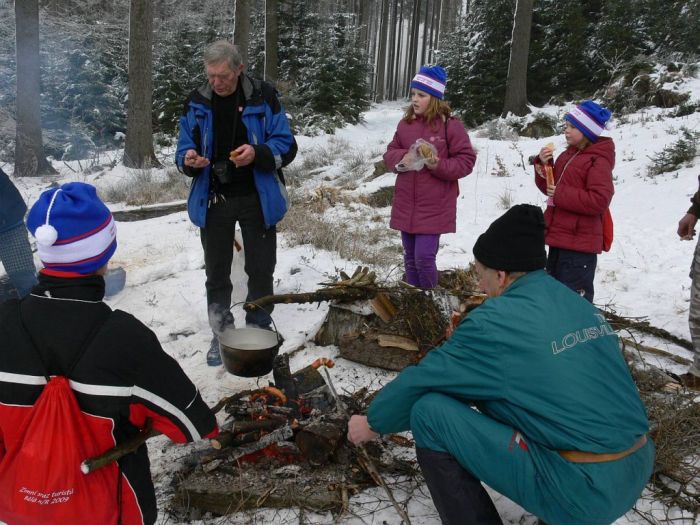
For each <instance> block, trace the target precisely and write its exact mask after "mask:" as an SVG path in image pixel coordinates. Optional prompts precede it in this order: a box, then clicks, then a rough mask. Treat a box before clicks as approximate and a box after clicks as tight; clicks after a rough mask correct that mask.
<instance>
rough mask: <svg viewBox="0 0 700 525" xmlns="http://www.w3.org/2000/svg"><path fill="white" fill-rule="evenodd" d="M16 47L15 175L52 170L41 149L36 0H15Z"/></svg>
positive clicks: (25, 175)
mask: <svg viewBox="0 0 700 525" xmlns="http://www.w3.org/2000/svg"><path fill="white" fill-rule="evenodd" d="M15 24H16V31H15V33H16V50H17V101H16V104H17V131H16V135H15V172H14V174H15V176H16V177H35V176H37V175H45V174H48V173H56V170H54V169H53V167H52V166H51V164H50V163H49V161H48V160H46V154H45V153H44V142H43V140H42V136H41V110H40V104H39V101H40V76H39V1H38V0H17V1H16V2H15Z"/></svg>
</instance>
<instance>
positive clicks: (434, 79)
mask: <svg viewBox="0 0 700 525" xmlns="http://www.w3.org/2000/svg"><path fill="white" fill-rule="evenodd" d="M446 85H447V73H446V72H445V70H444V69H443V68H441V67H440V66H422V67H421V68H420V70H418V73H417V74H416V76H415V77H413V80H411V87H412V88H416V89H420V90H421V91H425V92H426V93H428V94H429V95H432V96H434V97H436V98H439V99H440V100H442V99H443V98H445V86H446Z"/></svg>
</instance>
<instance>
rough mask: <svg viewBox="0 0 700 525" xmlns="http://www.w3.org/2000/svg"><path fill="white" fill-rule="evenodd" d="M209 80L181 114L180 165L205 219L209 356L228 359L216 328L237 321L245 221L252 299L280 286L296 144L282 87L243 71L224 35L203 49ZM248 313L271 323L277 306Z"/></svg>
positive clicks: (200, 220)
mask: <svg viewBox="0 0 700 525" xmlns="http://www.w3.org/2000/svg"><path fill="white" fill-rule="evenodd" d="M204 67H205V71H206V75H207V79H208V83H207V84H205V85H204V86H202V87H200V88H198V89H196V90H194V91H193V92H192V93H191V94H190V95H189V97H188V99H187V101H186V102H185V107H184V113H183V115H182V117H181V118H180V136H179V139H178V144H177V151H176V158H175V160H176V163H177V166H178V167H179V168H180V169H181V170H182V171H183V172H184V173H185V174H186V175H187V176H189V177H193V181H192V188H191V190H190V196H189V200H188V206H187V208H188V212H189V215H190V219H191V220H192V222H193V223H194V224H195V225H196V226H199V228H200V236H201V240H202V247H203V249H204V266H205V271H206V276H207V280H206V290H207V307H208V315H209V324H210V325H211V327H212V330H213V332H214V337H213V338H212V342H211V347H210V349H209V353H208V354H207V362H208V363H209V364H210V365H212V366H216V365H219V364H221V357H220V355H219V348H218V338H217V334H218V333H220V332H222V331H223V330H225V329H226V327H228V326H233V316H232V315H231V312H230V311H229V309H230V306H231V292H232V291H233V286H232V284H231V278H230V274H231V263H232V260H233V249H234V234H235V229H236V222H238V223H239V224H240V227H241V233H242V236H243V245H244V248H245V252H244V253H245V272H246V274H247V275H248V295H247V297H246V300H247V301H254V300H255V299H258V298H260V297H263V296H266V295H270V294H272V293H273V274H274V271H275V264H276V251H277V235H276V229H275V225H276V224H277V223H278V222H279V221H280V220H282V217H284V214H285V213H286V211H287V208H288V196H287V191H286V189H285V186H284V179H283V176H282V172H281V168H282V167H283V166H286V165H287V164H289V163H290V162H292V160H294V157H295V155H296V152H297V145H296V141H295V140H294V136H293V135H292V132H291V130H290V128H289V123H288V121H287V116H286V114H285V112H284V108H283V107H282V105H281V104H280V102H279V99H278V98H277V93H276V91H275V89H274V88H273V87H272V86H271V85H270V84H268V83H266V82H261V81H258V80H254V79H251V78H250V77H248V76H246V75H245V74H244V73H243V69H244V66H243V63H242V58H241V55H240V53H239V51H238V49H237V48H236V46H234V45H233V44H231V43H229V42H227V41H225V40H220V41H217V42H214V43H213V44H211V45H209V46H208V47H207V49H206V50H205V52H204ZM266 310H267V311H261V310H257V311H252V312H248V313H247V314H246V324H249V325H253V326H258V327H262V328H266V327H269V325H270V315H269V314H270V312H271V311H272V307H268V308H267V309H266Z"/></svg>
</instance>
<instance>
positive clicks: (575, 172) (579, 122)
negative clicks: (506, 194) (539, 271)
mask: <svg viewBox="0 0 700 525" xmlns="http://www.w3.org/2000/svg"><path fill="white" fill-rule="evenodd" d="M611 116H612V114H611V113H610V111H609V110H608V109H606V108H604V107H602V106H600V105H599V104H597V103H595V102H593V101H591V100H585V101H583V102H582V103H581V104H579V105H578V106H576V107H574V108H573V109H572V110H571V111H570V112H569V113H567V114H566V116H565V117H564V118H565V120H566V128H565V130H564V138H565V139H566V149H565V150H564V151H563V152H562V153H561V154H560V155H559V156H558V157H557V159H556V161H555V162H552V161H553V160H554V147H553V146H554V144H551V143H550V144H547V145H545V146H544V147H543V148H542V149H541V150H540V152H539V155H537V156H536V157H535V162H534V163H535V173H536V175H535V183H536V184H537V187H538V188H539V189H540V191H542V193H544V194H545V195H547V197H548V198H547V210H546V211H545V214H544V218H545V223H546V226H547V230H546V235H545V242H546V244H547V245H548V246H549V253H548V256H547V271H548V272H549V273H550V274H551V275H552V277H554V278H555V279H558V280H559V281H561V282H562V283H564V284H565V285H567V286H568V287H569V288H571V289H572V290H574V291H576V292H578V293H579V294H580V295H581V296H583V297H584V298H585V299H587V300H588V301H590V302H593V297H594V287H593V279H594V276H595V269H596V265H597V262H598V254H599V253H601V252H602V251H603V249H608V248H609V246H605V245H604V234H603V231H604V228H603V223H604V221H605V216H606V215H607V217H609V212H608V207H609V206H610V201H611V200H612V196H613V193H614V191H615V190H614V188H613V181H612V170H613V167H614V166H615V144H614V143H613V141H612V139H611V138H609V137H601V136H600V135H601V133H602V132H603V131H604V129H605V125H606V124H607V122H608V121H609V120H610V117H611ZM548 168H549V169H551V170H552V173H551V176H552V177H551V179H548V177H547V171H548ZM605 240H606V242H607V239H605Z"/></svg>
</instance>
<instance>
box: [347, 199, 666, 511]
mask: <svg viewBox="0 0 700 525" xmlns="http://www.w3.org/2000/svg"><path fill="white" fill-rule="evenodd" d="M473 251H474V257H475V259H476V270H477V273H478V274H479V279H480V286H481V287H482V288H483V290H484V291H485V292H486V294H487V295H488V296H489V298H488V299H487V300H486V301H485V302H484V303H483V304H482V305H481V306H479V307H478V308H477V309H475V310H474V311H472V312H471V313H470V314H469V316H468V317H467V318H466V319H465V320H464V321H463V322H462V323H461V324H460V325H459V326H458V327H457V329H456V330H455V332H454V334H453V335H452V337H451V338H450V339H448V340H447V341H446V342H445V343H444V344H443V345H442V346H440V347H438V348H435V349H434V350H432V351H431V352H430V353H428V355H427V356H426V357H425V358H424V359H423V360H422V361H421V362H420V363H419V364H418V365H416V366H411V367H408V368H406V369H405V370H403V371H402V372H401V373H400V374H399V375H398V377H397V378H396V379H394V380H393V381H392V382H391V383H389V384H388V385H386V386H385V387H384V388H383V389H382V390H381V391H380V392H379V394H378V395H377V396H376V398H375V399H374V401H373V402H372V403H371V405H370V406H369V410H368V412H367V416H358V415H355V416H353V417H352V418H351V420H350V424H349V430H348V439H350V440H351V441H352V442H354V443H362V442H364V441H367V440H370V439H373V438H375V437H376V436H378V434H380V433H387V432H400V431H405V430H411V431H412V432H413V437H414V439H415V442H416V456H417V458H418V462H419V464H420V466H421V470H422V471H423V474H424V476H425V480H426V483H427V485H428V488H429V489H430V493H431V495H432V497H433V501H434V503H435V506H436V507H437V510H438V512H439V514H440V518H441V519H442V522H443V523H445V524H450V525H452V524H460V525H477V524H478V525H496V524H501V519H500V517H499V515H498V512H497V511H496V508H495V507H494V505H493V503H492V502H491V499H490V498H489V496H488V494H487V493H486V491H485V490H484V488H483V487H482V485H481V482H484V483H485V484H487V485H489V486H490V487H491V488H493V489H494V490H496V491H498V492H500V493H501V494H504V495H505V496H507V497H508V498H510V499H512V500H513V501H515V502H516V503H518V504H520V505H521V506H522V507H524V508H525V509H526V510H528V511H529V512H531V513H533V514H535V515H536V516H539V517H540V518H542V519H543V520H545V521H546V522H547V523H548V524H550V525H608V524H610V523H612V522H613V521H615V519H617V518H618V517H619V516H621V515H622V514H624V513H625V512H626V511H627V510H629V509H630V508H631V507H632V506H633V505H634V503H635V501H636V500H637V498H638V497H639V495H640V493H641V492H642V489H643V488H644V486H645V484H646V482H647V480H648V479H649V476H650V475H651V472H652V468H653V464H654V445H653V443H652V441H651V439H649V438H648V437H647V432H648V429H649V423H648V420H647V416H646V412H645V409H644V406H643V404H642V402H641V400H640V398H639V393H638V391H637V388H636V386H635V384H634V382H633V380H632V377H631V375H630V373H629V370H628V368H627V365H626V363H625V360H624V358H623V356H622V353H621V352H620V348H619V344H618V338H617V335H616V334H615V333H614V332H613V331H612V329H611V328H610V326H609V325H608V324H607V323H606V321H605V319H604V318H603V316H602V315H601V314H600V313H599V311H598V310H597V309H596V308H595V307H594V306H593V305H591V304H590V303H589V302H588V301H586V300H585V299H583V298H581V297H580V296H579V295H578V294H576V293H575V292H573V291H572V290H570V289H569V288H567V287H566V286H564V285H563V284H561V283H559V282H558V281H556V280H555V279H553V278H552V277H550V276H549V275H547V273H546V272H545V271H544V270H543V268H544V266H545V262H546V256H545V250H544V217H543V215H542V211H541V210H540V209H539V208H538V207H536V206H530V205H524V204H521V205H517V206H514V207H513V208H511V209H510V210H508V211H507V212H506V213H505V214H504V215H503V216H501V217H500V218H498V219H496V221H494V223H493V224H491V226H490V227H489V228H488V229H487V230H486V232H485V233H484V234H482V235H481V236H480V237H479V238H478V239H477V241H476V244H475V245H474V249H473Z"/></svg>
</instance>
